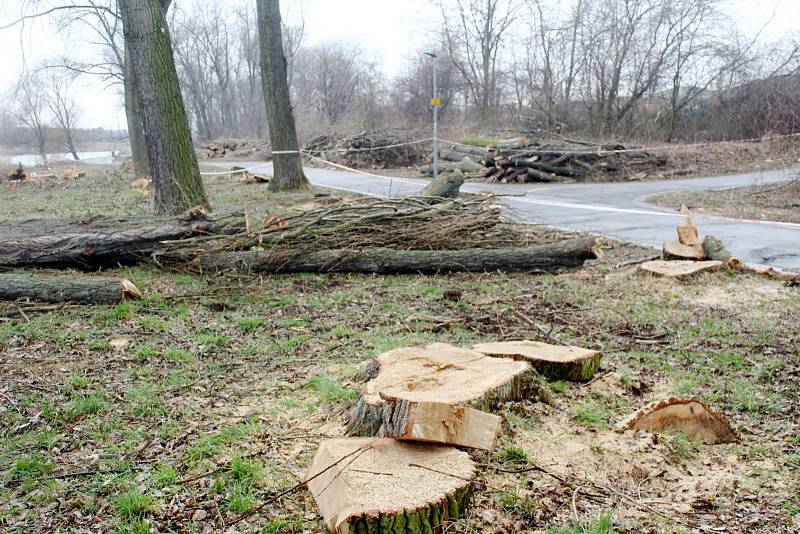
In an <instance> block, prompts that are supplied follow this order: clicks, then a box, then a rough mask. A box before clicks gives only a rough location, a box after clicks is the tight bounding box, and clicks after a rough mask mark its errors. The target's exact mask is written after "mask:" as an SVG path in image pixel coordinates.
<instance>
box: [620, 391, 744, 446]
mask: <svg viewBox="0 0 800 534" xmlns="http://www.w3.org/2000/svg"><path fill="white" fill-rule="evenodd" d="M618 429H619V430H621V431H624V430H648V431H650V432H665V431H669V432H680V433H683V434H685V435H686V437H688V438H689V439H692V440H695V441H701V442H703V443H705V444H706V445H716V444H718V443H733V442H734V441H736V440H737V439H738V437H737V436H736V432H734V431H733V429H732V428H731V425H730V423H729V422H728V421H727V420H726V419H725V418H724V417H723V416H721V415H718V414H716V413H714V412H713V411H712V410H711V408H710V407H709V406H708V405H707V404H706V403H704V402H702V401H700V400H696V399H677V398H674V397H672V398H669V399H666V400H663V401H659V402H655V403H653V404H651V405H650V406H648V407H646V408H643V409H642V410H639V411H638V412H636V413H634V414H633V415H631V416H630V417H628V418H627V419H626V420H624V421H623V422H622V423H620V425H619V427H618Z"/></svg>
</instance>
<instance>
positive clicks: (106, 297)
mask: <svg viewBox="0 0 800 534" xmlns="http://www.w3.org/2000/svg"><path fill="white" fill-rule="evenodd" d="M140 298H142V293H141V292H140V291H139V290H138V289H137V288H136V286H135V285H133V283H132V282H131V281H129V280H125V279H119V278H106V277H99V276H83V275H77V276H76V275H59V276H49V275H31V274H11V273H8V274H7V273H0V300H8V301H14V300H18V299H24V300H35V301H41V302H52V303H62V302H75V303H88V304H119V303H120V302H123V301H125V300H139V299H140Z"/></svg>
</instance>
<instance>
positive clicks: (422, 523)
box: [306, 438, 476, 534]
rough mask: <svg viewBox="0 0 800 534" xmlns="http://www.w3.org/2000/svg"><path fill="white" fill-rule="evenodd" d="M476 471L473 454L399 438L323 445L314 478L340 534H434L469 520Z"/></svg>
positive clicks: (320, 502)
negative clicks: (463, 520) (457, 521)
mask: <svg viewBox="0 0 800 534" xmlns="http://www.w3.org/2000/svg"><path fill="white" fill-rule="evenodd" d="M475 474H476V467H475V464H474V462H473V461H472V460H471V459H470V457H469V455H468V454H467V453H466V452H463V451H459V450H456V449H453V448H449V447H436V446H431V445H417V444H411V443H404V442H399V441H395V440H392V439H376V438H339V439H328V440H325V441H323V442H322V443H321V444H320V446H319V450H318V451H317V454H316V455H315V457H314V460H313V461H312V463H311V467H310V468H309V470H308V473H307V475H306V480H309V483H308V489H309V491H310V492H311V495H312V496H313V497H314V501H315V502H316V503H317V506H318V507H319V510H320V512H321V513H322V516H323V518H324V520H325V524H326V526H327V527H328V529H329V530H330V531H331V532H334V533H336V534H432V533H433V532H444V531H445V529H446V528H447V524H448V523H449V522H451V521H454V520H457V519H459V518H461V517H462V516H463V515H464V512H465V511H466V508H467V506H468V504H469V497H470V494H471V490H472V480H473V479H474V478H475Z"/></svg>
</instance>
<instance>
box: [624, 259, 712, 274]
mask: <svg viewBox="0 0 800 534" xmlns="http://www.w3.org/2000/svg"><path fill="white" fill-rule="evenodd" d="M723 265H724V263H722V262H721V261H714V260H712V261H687V260H672V261H664V260H655V261H648V262H645V263H643V264H641V265H640V266H639V270H641V271H642V272H644V273H647V274H652V275H654V276H665V277H667V278H677V279H683V278H689V277H691V276H694V275H696V274H698V273H702V272H707V271H718V270H719V269H721V268H722V266H723Z"/></svg>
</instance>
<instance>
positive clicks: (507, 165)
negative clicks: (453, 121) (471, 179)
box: [420, 137, 667, 183]
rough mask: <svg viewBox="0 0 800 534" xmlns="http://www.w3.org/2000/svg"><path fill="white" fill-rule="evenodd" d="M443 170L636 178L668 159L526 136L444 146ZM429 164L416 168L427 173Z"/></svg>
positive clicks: (511, 179)
mask: <svg viewBox="0 0 800 534" xmlns="http://www.w3.org/2000/svg"><path fill="white" fill-rule="evenodd" d="M440 155H441V158H442V160H443V161H444V163H443V165H442V169H443V170H459V171H461V172H463V173H466V174H473V175H478V174H480V176H482V177H483V178H488V179H490V180H492V181H496V182H501V183H526V182H563V181H583V180H591V179H593V178H596V177H601V176H602V177H604V178H606V179H607V178H612V179H616V180H631V179H640V178H644V177H646V176H647V174H648V173H651V172H653V171H654V170H656V169H658V168H660V167H663V166H665V165H666V164H667V158H666V157H665V156H661V155H656V154H652V153H650V152H647V151H646V150H638V149H628V148H626V147H624V146H622V145H590V144H584V145H583V146H581V145H578V144H577V143H575V142H573V143H566V142H565V143H562V144H560V145H553V144H542V143H539V142H535V141H532V140H530V139H528V138H526V137H522V138H519V139H510V140H508V141H506V142H503V143H498V144H493V145H489V146H488V147H487V148H481V147H477V146H475V147H473V146H467V145H455V146H453V147H452V149H450V150H443V151H442V152H441V153H440ZM431 172H432V169H431V167H430V166H429V165H427V166H424V167H422V168H420V173H422V174H431Z"/></svg>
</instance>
